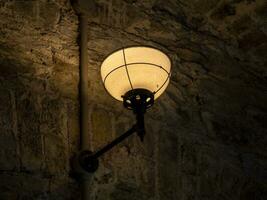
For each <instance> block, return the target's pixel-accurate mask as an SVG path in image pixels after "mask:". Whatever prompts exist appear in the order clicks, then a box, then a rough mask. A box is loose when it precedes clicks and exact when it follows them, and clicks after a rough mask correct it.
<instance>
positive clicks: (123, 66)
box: [79, 46, 171, 172]
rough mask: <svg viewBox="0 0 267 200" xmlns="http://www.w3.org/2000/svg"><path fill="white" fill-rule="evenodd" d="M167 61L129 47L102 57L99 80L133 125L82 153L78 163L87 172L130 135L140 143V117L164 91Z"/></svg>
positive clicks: (141, 48) (157, 53)
mask: <svg viewBox="0 0 267 200" xmlns="http://www.w3.org/2000/svg"><path fill="white" fill-rule="evenodd" d="M170 69H171V61H170V59H169V57H168V56H167V55H166V54H164V53H163V52H161V51H160V50H158V49H156V48H154V47H148V46H132V47H127V48H122V49H119V50H117V51H115V52H113V53H111V54H110V55H108V56H107V57H106V59H105V60H104V61H103V63H102V65H101V77H102V81H103V83H104V86H105V88H106V90H107V91H108V93H109V94H110V95H111V96H112V97H114V98H115V99H117V100H119V101H122V102H123V105H124V107H125V108H127V109H129V110H133V112H134V114H135V115H136V121H137V122H136V124H134V125H133V126H132V128H130V129H129V130H128V131H126V132H125V133H124V134H122V135H121V136H119V137H118V138H116V139H115V140H114V141H112V142H111V143H109V144H107V145H106V146H104V147H103V148H101V149H99V150H98V151H96V152H90V151H83V152H81V154H80V155H79V163H80V165H81V167H82V168H83V169H84V170H86V171H87V172H94V171H96V170H97V168H98V157H99V156H101V155H103V154H104V153H105V152H107V151H108V150H110V149H111V148H113V147H114V146H116V145H117V144H118V143H120V142H121V141H123V140H124V139H125V138H127V137H128V136H130V135H132V134H133V133H135V132H136V133H137V134H138V136H139V137H140V140H141V141H143V139H144V135H145V126H144V113H145V112H146V109H148V108H149V107H151V106H152V105H153V104H154V100H155V99H157V98H158V97H159V96H160V95H161V94H162V93H163V92H164V90H165V89H166V88H167V85H168V83H169V79H170Z"/></svg>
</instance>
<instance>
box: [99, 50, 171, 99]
mask: <svg viewBox="0 0 267 200" xmlns="http://www.w3.org/2000/svg"><path fill="white" fill-rule="evenodd" d="M125 64H126V65H125ZM170 69H171V61H170V59H169V57H168V56H167V55H166V54H164V53H162V52H161V51H160V50H158V49H155V48H152V47H143V46H135V47H128V48H124V49H120V50H118V51H115V52H114V53H112V54H111V55H109V56H108V57H107V58H106V59H105V60H104V62H103V63H102V65H101V76H102V80H103V82H104V85H105V87H106V89H107V91H108V92H109V93H110V95H111V96H113V97H114V98H116V99H118V100H120V101H122V100H123V99H122V97H121V96H122V95H124V94H125V93H126V92H128V91H129V90H132V89H137V88H143V89H147V90H150V91H151V92H154V93H155V94H154V95H155V97H154V98H155V99H156V98H158V97H159V96H160V95H161V94H162V93H163V91H164V90H165V89H166V87H167V85H168V83H169V78H170Z"/></svg>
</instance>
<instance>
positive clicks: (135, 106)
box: [122, 88, 154, 112]
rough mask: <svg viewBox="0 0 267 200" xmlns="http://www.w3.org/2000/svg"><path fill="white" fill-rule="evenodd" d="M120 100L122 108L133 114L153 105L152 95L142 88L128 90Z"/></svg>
mask: <svg viewBox="0 0 267 200" xmlns="http://www.w3.org/2000/svg"><path fill="white" fill-rule="evenodd" d="M122 98H123V105H124V107H125V108H127V109H129V110H133V111H134V112H135V111H137V110H139V109H140V108H142V109H145V110H146V109H147V108H149V107H151V106H152V105H153V104H154V94H153V93H152V92H151V91H149V90H147V89H142V88H138V89H133V90H130V91H128V92H126V93H125V95H123V96H122Z"/></svg>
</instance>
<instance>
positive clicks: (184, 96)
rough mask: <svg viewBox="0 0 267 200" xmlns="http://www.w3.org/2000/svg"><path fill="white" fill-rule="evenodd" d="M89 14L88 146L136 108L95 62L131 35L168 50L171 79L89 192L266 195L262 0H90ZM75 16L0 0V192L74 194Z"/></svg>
mask: <svg viewBox="0 0 267 200" xmlns="http://www.w3.org/2000/svg"><path fill="white" fill-rule="evenodd" d="M91 9H92V10H91V12H90V13H89V15H88V19H89V22H88V25H89V30H88V37H89V42H88V53H89V73H88V75H89V79H90V80H89V83H88V84H89V110H88V112H89V114H90V121H89V122H88V123H89V127H90V130H89V134H90V137H91V144H92V146H93V148H94V149H97V148H99V147H100V146H102V145H103V144H105V143H107V142H108V141H110V140H112V139H113V138H114V137H116V136H117V135H119V134H121V133H123V131H125V130H127V129H128V128H129V127H130V126H131V124H132V123H133V119H134V118H133V116H132V114H131V113H130V112H128V111H126V110H124V109H123V108H122V106H121V104H120V103H119V102H117V101H115V100H113V99H112V97H110V96H109V95H108V94H107V93H106V92H105V90H104V87H103V85H102V82H101V78H100V73H99V66H100V64H101V61H102V60H103V59H104V58H105V56H107V55H108V54H109V53H110V52H112V51H114V50H115V49H118V48H121V47H123V46H127V45H133V44H144V45H152V46H155V47H157V48H160V49H162V50H164V51H165V52H166V53H167V54H168V55H170V57H171V59H172V62H173V68H172V77H171V83H170V85H169V87H168V89H167V91H166V92H165V94H163V96H162V97H160V98H159V100H158V101H157V102H156V104H155V106H154V107H153V108H152V109H151V110H149V112H148V113H147V116H146V126H147V135H146V138H145V142H144V144H141V143H140V141H139V140H138V138H136V137H132V138H129V139H128V140H127V141H126V142H125V143H123V144H121V145H119V146H118V147H117V148H115V149H113V150H112V151H111V152H109V153H108V154H106V155H105V156H104V157H103V158H102V159H101V165H100V168H99V170H98V172H97V173H96V174H95V175H94V179H93V182H92V186H91V191H92V195H91V199H95V200H96V199H97V200H107V199H110V200H124V199H127V200H131V199H138V200H142V199H144V200H152V199H155V200H165V199H166V200H170V199H173V200H176V199H178V200H191V199H201V200H208V199H209V200H214V199H216V200H253V199H257V200H263V199H267V182H266V180H267V159H266V158H267V149H266V146H267V138H266V135H267V125H266V122H267V104H266V102H267V68H266V67H267V56H266V52H267V3H266V1H265V0H238V1H237V0H179V1H178V0H98V1H96V0H94V1H92V8H91ZM78 35H79V31H78V17H77V15H76V13H75V11H74V10H73V7H72V5H71V2H70V1H68V0H40V1H38V0H0V100H1V102H2V104H1V105H0V146H1V149H0V180H1V181H0V199H1V200H12V199H20V200H21V199H27V200H30V199H79V197H80V193H79V188H78V187H79V184H78V183H77V182H76V180H74V179H73V178H71V177H70V176H69V174H70V158H71V157H72V156H73V154H74V153H75V152H77V151H78V149H79V101H78V81H79V47H78V45H77V41H78Z"/></svg>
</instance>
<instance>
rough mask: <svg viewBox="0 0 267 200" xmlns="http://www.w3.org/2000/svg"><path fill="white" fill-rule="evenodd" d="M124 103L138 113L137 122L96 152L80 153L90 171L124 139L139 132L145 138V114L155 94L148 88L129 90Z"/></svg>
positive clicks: (85, 166) (81, 163) (80, 157)
mask: <svg viewBox="0 0 267 200" xmlns="http://www.w3.org/2000/svg"><path fill="white" fill-rule="evenodd" d="M122 98H123V105H124V107H125V108H127V109H129V110H133V112H134V114H135V115H136V124H135V125H133V126H132V128H130V129H129V130H128V131H126V132H125V133H124V134H122V135H121V136H119V137H118V138H116V139H115V140H113V141H112V142H111V143H109V144H107V145H106V146H104V147H102V148H101V149H99V150H98V151H96V152H90V151H82V152H81V153H80V155H79V158H78V160H79V164H80V165H81V167H82V168H83V169H84V170H86V171H87V172H89V173H93V172H95V171H96V170H97V168H98V158H99V157H100V156H101V155H103V154H104V153H106V152H107V151H109V150H110V149H112V148H113V147H114V146H116V145H117V144H119V143H121V142H122V141H123V140H124V139H126V138H128V137H129V136H130V135H132V134H133V133H135V132H136V133H137V135H138V136H139V137H140V140H141V141H143V140H144V135H145V123H144V114H145V112H146V109H148V108H149V107H151V106H152V105H153V104H154V94H153V93H152V92H150V91H149V90H146V89H133V90H130V91H128V92H127V93H126V94H125V95H123V96H122Z"/></svg>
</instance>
